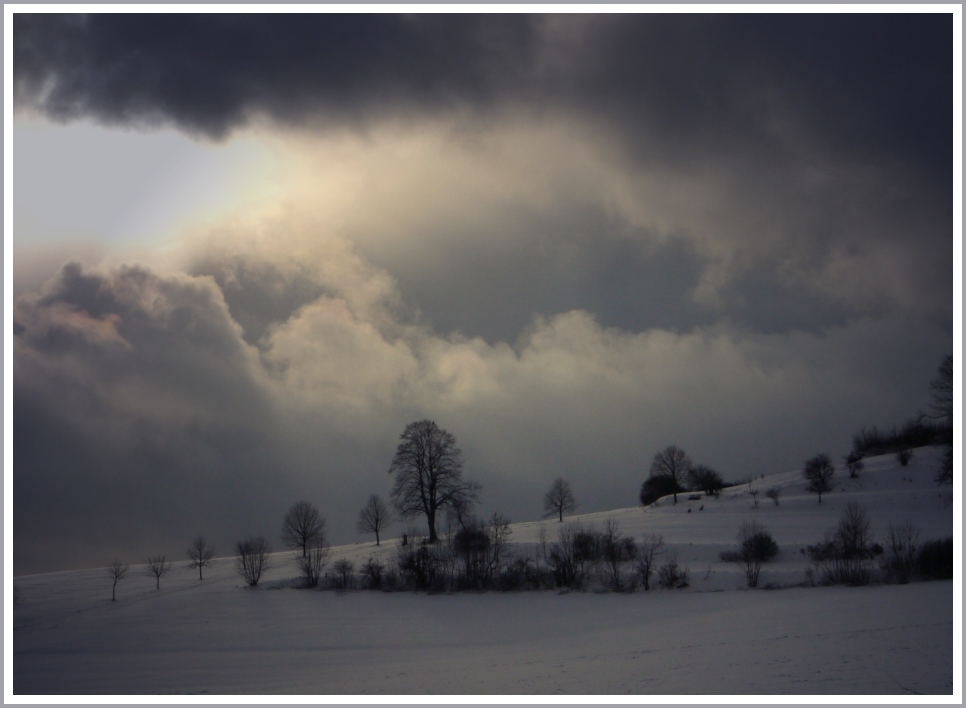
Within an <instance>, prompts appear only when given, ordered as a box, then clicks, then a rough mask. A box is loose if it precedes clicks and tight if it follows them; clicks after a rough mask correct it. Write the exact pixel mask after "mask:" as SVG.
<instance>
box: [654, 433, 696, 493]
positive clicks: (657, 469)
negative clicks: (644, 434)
mask: <svg viewBox="0 0 966 708" xmlns="http://www.w3.org/2000/svg"><path fill="white" fill-rule="evenodd" d="M690 470H691V458H690V457H688V455H687V453H686V452H685V451H684V450H682V449H681V448H679V447H678V446H677V445H668V446H667V447H666V448H664V449H663V450H661V451H660V452H659V453H657V454H656V455H654V461H653V462H651V477H668V478H670V480H671V481H673V482H674V503H675V504H677V503H678V490H679V489H680V490H683V489H684V481H685V480H686V479H687V476H688V472H689V471H690Z"/></svg>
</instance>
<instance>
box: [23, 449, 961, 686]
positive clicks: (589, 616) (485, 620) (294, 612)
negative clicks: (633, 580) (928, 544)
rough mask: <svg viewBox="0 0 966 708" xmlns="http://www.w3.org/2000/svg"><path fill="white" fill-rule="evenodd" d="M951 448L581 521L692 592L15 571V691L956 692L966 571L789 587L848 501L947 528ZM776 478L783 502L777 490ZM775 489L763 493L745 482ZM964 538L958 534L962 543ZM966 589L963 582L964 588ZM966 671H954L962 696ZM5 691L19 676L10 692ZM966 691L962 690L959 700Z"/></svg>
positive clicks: (365, 549) (532, 529)
mask: <svg viewBox="0 0 966 708" xmlns="http://www.w3.org/2000/svg"><path fill="white" fill-rule="evenodd" d="M939 454H940V453H939V451H938V450H934V449H930V448H922V449H919V450H916V452H915V456H914V458H913V460H912V462H911V463H910V464H909V466H908V467H900V466H899V465H898V463H897V462H896V461H895V459H894V457H893V456H883V457H879V458H869V459H867V460H866V466H865V470H864V471H863V472H862V473H861V475H860V476H859V478H858V479H849V477H848V474H847V473H843V472H841V471H837V474H836V478H835V485H834V491H832V492H830V493H827V494H826V495H824V496H823V498H822V503H821V504H819V503H818V501H817V498H816V497H815V495H813V494H809V493H807V492H806V491H805V487H804V483H803V481H802V478H801V475H800V473H798V472H788V473H784V474H779V475H774V476H770V477H765V478H762V479H759V480H755V481H754V482H752V483H751V484H748V485H742V486H739V487H733V488H729V489H726V490H725V491H724V492H722V494H721V495H720V498H717V499H715V498H702V499H700V500H695V501H689V500H688V495H683V496H682V495H679V500H680V501H679V503H678V504H676V505H675V504H672V503H671V499H670V498H665V499H662V500H661V501H659V502H658V503H657V504H655V505H653V506H651V507H648V508H640V507H637V508H630V509H619V510H614V511H608V512H598V513H592V514H584V515H580V516H574V517H570V518H565V521H564V525H567V524H573V523H579V524H581V525H582V526H584V527H588V526H594V527H596V528H598V529H599V528H602V527H603V525H604V524H605V523H606V522H607V521H608V520H614V521H617V522H618V523H619V524H620V527H621V529H622V531H623V533H624V534H626V535H631V536H634V537H635V538H636V539H637V540H640V539H641V538H642V537H643V536H646V535H651V534H660V535H662V536H663V538H664V541H665V543H666V544H667V546H668V548H669V549H670V550H673V551H676V552H677V553H678V556H679V563H680V564H681V565H682V566H687V567H688V568H689V569H690V575H691V584H690V587H689V588H688V589H687V590H684V591H669V590H663V591H662V590H652V591H650V592H648V593H644V592H637V593H633V594H620V595H618V594H598V593H593V592H588V593H568V594H559V593H557V592H555V591H544V592H528V593H496V592H493V593H485V594H476V593H464V594H453V595H425V594H414V593H381V592H370V591H355V592H350V593H347V594H337V593H334V592H317V591H307V590H300V589H296V588H295V587H293V585H294V584H295V583H294V582H293V579H294V578H296V577H297V575H298V572H297V570H296V567H295V564H294V560H293V556H292V554H291V553H278V554H274V556H273V564H272V568H271V569H270V570H269V571H268V573H267V574H266V576H265V579H264V580H263V581H262V583H261V584H260V585H259V586H258V587H257V588H255V589H250V588H247V587H245V586H244V584H243V583H242V582H241V579H240V578H239V577H238V576H237V575H236V574H235V571H234V564H233V562H232V559H230V558H225V559H219V560H218V562H217V563H216V564H215V566H214V567H213V568H210V569H208V570H206V571H205V579H204V581H203V582H199V581H198V577H197V571H192V570H188V569H187V568H186V567H185V564H184V563H179V564H176V565H175V567H174V569H173V570H172V572H171V573H170V574H169V575H167V576H165V577H164V578H163V579H162V584H161V590H160V591H158V590H156V589H155V581H154V578H153V577H149V576H148V575H147V574H146V572H145V568H144V566H132V568H131V571H130V573H129V575H128V577H126V578H125V579H124V580H122V581H121V583H120V584H119V585H118V588H117V601H116V602H111V599H110V597H111V582H110V579H109V578H108V576H107V574H106V572H105V571H104V569H91V570H83V571H70V572H64V573H51V574H44V575H34V576H21V577H18V578H16V581H15V584H16V586H17V588H18V595H19V598H20V600H19V602H18V603H17V604H16V606H15V607H14V657H13V661H14V667H13V668H14V685H13V690H14V691H15V692H16V693H17V694H33V693H132V694H140V693H180V692H190V693H209V694H214V693H248V692H252V693H322V694H330V693H335V694H341V693H350V694H354V693H390V694H392V693H444V694H450V693H452V694H467V693H469V694H472V693H541V694H543V693H546V694H552V693H577V694H621V693H658V694H674V693H710V694H734V693H739V694H744V693H900V694H908V693H910V692H919V693H950V692H952V691H953V672H952V665H953V647H952V642H953V583H952V582H948V581H947V582H930V583H913V584H910V585H907V586H884V585H873V586H870V587H866V588H844V587H836V588H821V587H817V588H813V587H794V586H797V585H800V584H801V583H802V582H803V581H804V580H805V568H806V565H807V562H806V560H805V558H804V556H803V554H802V553H801V549H802V548H804V547H805V546H806V545H808V544H812V543H816V542H817V541H820V540H821V539H822V537H823V535H824V534H825V532H826V530H828V529H831V528H833V527H834V526H835V525H836V523H837V521H838V518H839V516H840V515H841V512H842V510H843V509H844V507H845V505H846V504H847V503H848V502H849V501H858V502H859V503H861V504H862V505H863V506H864V507H866V509H867V510H868V511H869V514H870V516H871V518H872V522H873V530H874V532H875V533H876V534H877V536H878V538H880V539H882V538H883V536H884V533H885V530H886V528H887V526H888V524H889V523H890V522H903V521H911V522H913V523H915V524H916V525H918V526H919V528H920V530H921V534H922V538H923V539H932V538H940V537H945V536H949V535H952V534H953V497H952V490H951V489H950V488H949V487H943V488H938V487H936V485H935V484H934V482H933V477H934V474H935V469H936V467H937V465H938V456H939ZM772 487H777V488H778V489H779V490H780V496H779V504H778V505H775V504H774V503H773V502H772V500H770V499H768V498H766V497H765V494H764V492H765V490H767V489H769V488H772ZM753 489H756V490H759V492H760V493H759V494H758V495H757V507H756V506H755V502H754V497H753V496H752V495H751V494H750V491H751V490H753ZM748 520H756V521H758V522H760V523H761V524H762V525H763V526H764V527H765V528H766V529H767V530H768V531H769V532H771V534H772V535H773V537H774V539H775V540H776V542H777V543H778V545H779V547H780V554H779V556H778V558H777V559H776V560H775V561H774V562H773V563H770V564H768V565H766V566H765V569H764V571H763V572H762V577H761V584H762V585H771V586H776V587H784V588H786V589H783V590H781V591H777V592H768V591H765V590H756V591H747V590H745V589H744V576H743V573H742V571H741V569H740V568H738V567H736V566H734V565H731V564H728V563H723V562H721V561H720V560H719V557H720V552H721V551H722V550H724V549H726V548H729V547H733V546H734V545H735V535H736V533H737V531H738V529H739V528H740V526H741V525H742V523H743V522H745V521H748ZM560 526H561V525H560V524H559V523H558V522H557V521H556V520H548V521H535V522H523V523H517V524H514V525H513V527H512V532H513V533H512V538H511V540H512V542H513V544H514V546H513V552H514V553H517V554H530V555H531V556H537V555H539V553H540V546H541V531H540V529H541V528H544V529H546V533H547V536H548V537H549V540H550V542H552V541H553V540H554V539H555V538H556V533H557V530H558V529H559V528H560ZM398 542H399V540H398V539H388V540H384V541H383V542H382V544H381V545H380V546H378V547H377V546H376V545H375V543H363V544H356V545H351V546H341V547H337V548H333V549H332V556H331V558H332V561H336V560H339V559H342V558H346V559H348V560H350V561H352V562H353V563H355V565H356V567H358V566H360V565H361V564H362V563H363V562H365V561H366V560H367V559H368V558H370V557H374V558H377V559H382V560H388V559H391V558H392V557H393V556H394V554H395V553H396V546H397V544H398ZM957 543H958V542H957ZM957 587H958V586H957ZM959 688H960V687H957V691H958V690H959ZM7 690H8V691H9V690H10V689H9V687H8V689H7ZM957 695H958V694H957Z"/></svg>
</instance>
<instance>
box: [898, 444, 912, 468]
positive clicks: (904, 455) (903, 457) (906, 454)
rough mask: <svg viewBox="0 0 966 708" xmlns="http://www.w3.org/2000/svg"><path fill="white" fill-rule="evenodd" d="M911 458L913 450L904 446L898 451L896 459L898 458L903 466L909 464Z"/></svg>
mask: <svg viewBox="0 0 966 708" xmlns="http://www.w3.org/2000/svg"><path fill="white" fill-rule="evenodd" d="M911 459H912V450H910V449H908V448H903V449H901V450H899V452H897V453H896V460H898V461H899V464H900V465H902V466H903V467H907V466H908V465H909V460H911Z"/></svg>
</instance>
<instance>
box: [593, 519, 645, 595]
mask: <svg viewBox="0 0 966 708" xmlns="http://www.w3.org/2000/svg"><path fill="white" fill-rule="evenodd" d="M599 543H600V580H601V582H602V583H603V584H604V585H605V586H607V587H608V588H609V589H611V590H614V591H615V592H622V591H624V590H625V589H626V587H627V586H626V584H625V578H624V568H625V566H626V565H627V564H628V563H630V562H631V561H633V560H634V559H635V558H636V557H637V545H636V544H635V543H634V539H633V537H631V536H622V535H621V528H620V524H618V523H617V522H616V521H614V520H613V519H609V520H608V521H607V525H606V526H605V527H604V530H603V531H602V532H601V534H600V539H599ZM633 587H634V585H633V584H632V585H631V588H632V589H633Z"/></svg>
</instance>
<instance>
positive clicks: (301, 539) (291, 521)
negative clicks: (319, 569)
mask: <svg viewBox="0 0 966 708" xmlns="http://www.w3.org/2000/svg"><path fill="white" fill-rule="evenodd" d="M324 531H325V519H323V518H321V517H320V516H319V510H318V509H316V508H315V506H313V505H312V504H311V503H309V502H307V501H300V502H296V503H295V504H292V506H291V508H290V509H289V510H288V512H287V513H286V514H285V520H284V521H283V522H282V543H284V544H285V545H286V546H288V547H289V548H293V549H297V548H301V549H302V557H303V558H304V557H305V556H306V555H307V554H308V547H309V545H310V544H311V543H312V541H315V540H316V539H318V538H319V537H320V536H321V535H322V534H323V533H324Z"/></svg>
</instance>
